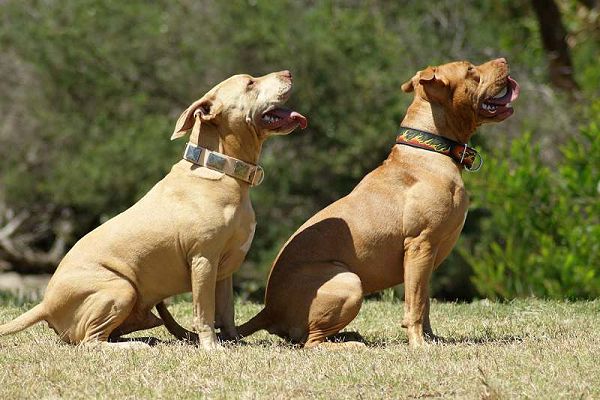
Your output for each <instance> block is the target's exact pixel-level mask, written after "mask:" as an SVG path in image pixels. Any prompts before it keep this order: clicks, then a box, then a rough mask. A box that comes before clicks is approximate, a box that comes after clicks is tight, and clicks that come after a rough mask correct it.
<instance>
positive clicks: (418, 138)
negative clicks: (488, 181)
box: [396, 127, 483, 172]
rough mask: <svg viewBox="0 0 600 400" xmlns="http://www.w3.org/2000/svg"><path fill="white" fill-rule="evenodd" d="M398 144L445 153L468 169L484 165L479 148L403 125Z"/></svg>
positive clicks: (397, 138) (477, 169)
mask: <svg viewBox="0 0 600 400" xmlns="http://www.w3.org/2000/svg"><path fill="white" fill-rule="evenodd" d="M396 144H403V145H406V146H411V147H416V148H419V149H424V150H429V151H434V152H436V153H441V154H444V155H446V156H448V157H450V158H452V159H453V160H454V161H456V162H457V163H459V164H461V165H462V166H463V167H464V168H465V169H466V170H467V171H472V172H474V171H479V169H480V168H481V166H482V165H483V158H481V155H479V153H478V152H477V150H475V149H473V148H471V147H469V146H467V145H466V144H462V143H459V142H455V141H454V140H450V139H447V138H445V137H443V136H439V135H434V134H433V133H429V132H425V131H420V130H418V129H412V128H406V127H401V130H400V133H399V134H398V137H396Z"/></svg>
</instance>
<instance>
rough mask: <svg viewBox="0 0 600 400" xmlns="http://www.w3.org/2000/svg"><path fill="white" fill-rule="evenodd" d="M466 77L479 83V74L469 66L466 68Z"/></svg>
mask: <svg viewBox="0 0 600 400" xmlns="http://www.w3.org/2000/svg"><path fill="white" fill-rule="evenodd" d="M467 75H469V76H471V77H472V78H473V79H474V80H475V82H477V83H479V73H478V72H477V70H476V69H475V67H474V66H472V65H470V66H469V68H467Z"/></svg>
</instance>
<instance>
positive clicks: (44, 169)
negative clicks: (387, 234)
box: [0, 0, 600, 299]
mask: <svg viewBox="0 0 600 400" xmlns="http://www.w3.org/2000/svg"><path fill="white" fill-rule="evenodd" d="M599 14H600V4H599V2H598V1H597V0H586V1H583V0H580V1H576V0H555V1H550V0H547V1H539V0H499V1H475V0H468V1H458V0H437V1H429V2H416V1H393V2H392V1H376V0H371V1H369V0H365V1H353V0H339V1H333V0H329V1H311V0H294V1H292V0H289V1H286V0H268V1H266V0H264V1H263V0H230V1H226V2H217V1H207V0H194V1H192V0H178V1H173V0H159V1H153V2H147V1H141V0H129V1H120V0H104V1H95V0H72V1H69V0H63V1H58V0H44V1H36V0H14V1H11V0H0V49H1V58H0V94H1V96H0V115H1V117H0V270H4V271H17V272H19V273H44V272H45V273H48V272H52V271H53V270H54V268H55V267H56V265H57V264H58V262H59V260H60V259H61V257H62V256H63V255H64V253H65V251H67V250H68V249H69V248H70V246H71V245H72V244H73V243H74V242H75V241H76V240H77V239H78V238H79V237H81V236H82V235H84V234H85V233H87V232H88V231H89V230H91V229H93V228H94V227H95V226H97V225H98V224H100V223H102V222H103V221H105V220H106V219H108V218H110V217H112V216H114V215H115V214H117V213H119V212H120V211H122V210H124V209H126V208H127V207H129V206H130V205H131V204H133V203H134V202H135V201H136V200H137V199H139V198H140V197H141V196H142V195H143V194H144V193H145V192H146V191H147V190H148V189H149V188H150V187H151V186H152V185H153V184H154V183H155V182H157V181H158V180H159V179H161V177H162V176H163V175H164V174H165V173H166V172H167V171H168V170H169V168H170V166H171V165H172V164H173V163H174V162H176V161H177V160H178V159H179V158H180V156H181V152H182V150H183V147H184V142H183V141H179V142H170V141H169V136H170V133H171V131H172V127H173V125H174V123H175V121H176V119H177V117H178V116H179V114H180V113H181V111H182V110H183V109H184V108H185V107H186V106H187V105H188V104H190V103H191V102H192V101H194V100H195V99H197V98H199V97H201V96H202V95H203V94H204V93H205V92H206V91H207V90H208V89H209V88H210V87H212V86H213V85H214V84H216V83H218V82H220V81H221V80H223V79H224V78H226V77H228V76H230V75H232V74H235V73H242V72H243V73H250V74H253V75H261V74H264V73H268V72H271V71H274V70H281V69H290V70H292V72H293V73H294V77H295V94H294V96H292V100H291V106H292V107H294V108H296V109H297V110H298V111H300V112H302V113H303V114H305V115H306V116H308V118H309V128H308V129H307V130H305V131H302V132H296V133H294V134H293V135H290V136H288V137H285V138H275V139H272V140H271V141H269V142H267V145H266V148H265V149H264V152H263V156H262V160H261V163H262V164H263V166H264V167H265V171H266V179H265V181H264V183H263V184H262V185H261V186H259V187H257V188H255V189H253V190H252V198H253V204H254V208H255V210H256V214H257V219H258V228H257V232H256V236H255V239H254V243H253V246H252V249H251V250H250V253H249V255H248V258H247V261H246V263H245V265H243V266H242V268H241V270H240V271H239V272H238V273H237V274H236V278H235V279H236V287H237V289H238V291H239V292H240V293H241V294H242V295H244V296H251V297H253V298H257V299H260V295H261V291H262V289H263V287H264V284H265V282H266V277H267V273H268V270H269V268H270V264H271V262H272V260H273V258H274V256H275V255H276V253H277V251H278V250H279V248H280V247H281V245H282V244H283V243H284V242H285V241H286V239H287V238H288V237H289V235H290V234H291V233H292V232H293V231H294V230H295V229H296V228H297V227H298V226H299V225H300V224H301V223H302V222H303V221H304V220H305V219H307V218H308V217H309V216H310V215H312V214H313V213H315V212H316V211H317V210H319V209H321V208H323V207H324V206H326V205H328V204H329V203H331V202H333V201H334V200H336V199H338V198H340V197H341V196H343V195H345V194H347V193H348V192H349V191H350V190H351V189H352V188H353V187H354V186H355V185H356V183H357V182H358V181H359V180H360V179H361V178H362V177H363V176H364V175H365V173H366V172H368V171H370V170H371V169H373V168H375V167H376V166H377V165H379V164H380V163H381V162H382V160H383V159H384V158H385V157H386V155H387V153H388V152H389V150H390V148H391V146H392V145H393V143H394V138H395V132H396V131H397V129H398V126H399V123H400V121H401V119H402V117H403V113H404V111H405V109H406V107H407V106H408V104H409V102H410V100H411V96H409V95H407V94H403V93H402V92H401V91H400V85H401V84H402V82H404V81H405V80H407V79H409V78H410V77H411V76H412V75H413V74H414V73H415V72H416V71H417V70H419V69H423V68H424V67H426V66H427V65H435V64H438V63H444V62H447V61H452V60H456V59H468V60H470V61H472V62H474V63H481V62H484V61H487V60H488V59H490V58H495V57H500V56H504V57H507V58H508V60H509V61H510V63H511V68H512V73H511V74H512V76H513V77H515V78H516V79H517V80H518V81H519V82H520V84H521V87H522V90H521V93H522V95H521V97H520V99H519V100H518V101H517V102H516V104H515V109H516V113H515V115H514V116H513V117H512V118H510V119H509V120H507V121H506V122H504V123H502V124H499V125H496V126H485V127H482V128H481V129H480V131H479V132H478V134H477V135H476V136H475V138H474V145H475V146H476V147H478V148H479V149H480V151H481V153H482V154H483V156H484V158H485V160H486V163H485V165H484V167H483V169H482V170H481V171H480V172H478V173H475V174H469V173H465V174H464V178H465V181H466V185H467V187H468V189H469V192H470V194H471V199H472V205H471V209H470V213H469V216H468V219H467V223H466V226H465V229H464V232H463V235H462V237H461V240H460V242H459V244H458V246H457V249H455V251H454V252H453V254H452V255H451V256H450V258H449V259H448V260H447V261H446V262H445V263H444V265H442V267H441V268H440V269H439V270H438V271H436V273H435V274H434V277H433V283H432V285H433V294H434V296H435V297H438V298H442V299H471V298H474V297H491V298H503V299H508V298H514V297H524V296H531V295H534V296H540V297H553V298H562V297H568V298H591V297H598V296H599V295H600V270H599V264H600V201H599V196H600V100H599V97H598V95H599V93H600V57H599V55H600V17H599ZM124 239H126V238H124Z"/></svg>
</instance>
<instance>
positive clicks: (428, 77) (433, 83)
mask: <svg viewBox="0 0 600 400" xmlns="http://www.w3.org/2000/svg"><path fill="white" fill-rule="evenodd" d="M418 77H419V83H420V84H421V86H423V90H424V91H425V93H426V94H427V97H428V98H429V100H434V101H438V102H441V101H443V100H445V99H446V98H447V97H448V94H449V91H448V86H449V85H450V81H448V79H447V78H446V77H445V76H444V75H443V74H442V73H441V71H439V69H437V68H436V67H427V68H425V69H424V70H423V71H420V72H419V73H418Z"/></svg>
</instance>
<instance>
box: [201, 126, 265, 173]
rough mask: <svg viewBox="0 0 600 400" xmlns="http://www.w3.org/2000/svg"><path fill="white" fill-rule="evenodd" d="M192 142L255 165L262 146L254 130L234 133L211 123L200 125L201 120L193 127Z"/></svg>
mask: <svg viewBox="0 0 600 400" xmlns="http://www.w3.org/2000/svg"><path fill="white" fill-rule="evenodd" d="M190 143H192V144H195V145H198V146H200V147H204V148H205V149H208V150H212V151H216V152H219V153H221V154H225V155H227V156H230V157H234V158H237V159H238V160H242V161H245V162H247V163H250V164H255V165H256V164H258V158H259V156H260V151H261V148H262V141H260V140H259V139H258V138H257V137H256V135H254V134H253V133H252V132H248V134H246V135H234V134H233V133H232V132H229V131H225V130H222V129H220V128H219V127H218V126H216V125H213V124H210V123H204V124H202V126H200V122H199V121H196V123H195V124H194V127H193V128H192V133H191V135H190Z"/></svg>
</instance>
